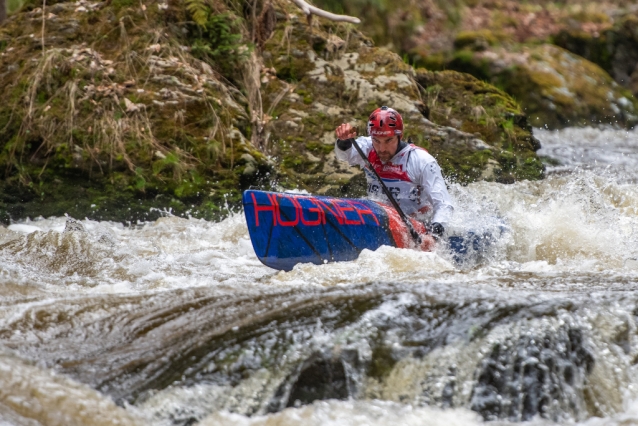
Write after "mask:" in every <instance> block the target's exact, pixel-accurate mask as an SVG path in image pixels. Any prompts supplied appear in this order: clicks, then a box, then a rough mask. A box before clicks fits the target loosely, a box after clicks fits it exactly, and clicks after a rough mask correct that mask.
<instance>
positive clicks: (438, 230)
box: [429, 222, 445, 238]
mask: <svg viewBox="0 0 638 426" xmlns="http://www.w3.org/2000/svg"><path fill="white" fill-rule="evenodd" d="M429 231H430V234H432V235H433V236H434V237H435V238H438V237H440V236H442V235H443V233H444V232H445V228H443V225H441V224H440V223H439V222H434V223H431V224H430V229H429Z"/></svg>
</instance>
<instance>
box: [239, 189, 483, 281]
mask: <svg viewBox="0 0 638 426" xmlns="http://www.w3.org/2000/svg"><path fill="white" fill-rule="evenodd" d="M243 205H244V215H245V216H246V223H247V225H248V232H249V234H250V240H251V241H252V244H253V248H254V249H255V253H256V254H257V257H258V258H259V260H260V261H261V262H262V263H263V264H264V265H266V266H269V267H271V268H274V269H278V270H283V271H289V270H291V269H292V268H293V267H294V266H295V265H296V264H298V263H314V264H317V265H319V264H324V263H329V262H342V261H349V260H354V259H356V258H357V257H358V256H359V254H360V253H361V251H362V250H364V249H369V250H376V249H378V248H379V247H381V246H383V245H387V246H392V247H398V248H411V249H415V250H422V251H432V250H433V249H434V247H435V245H436V244H437V243H436V241H435V240H434V238H433V237H432V236H431V235H429V234H428V233H427V231H426V228H425V226H424V224H423V223H421V222H419V221H417V220H415V219H411V221H412V226H413V227H414V229H415V230H416V231H417V232H418V233H419V235H420V236H421V240H422V244H421V245H420V246H418V247H417V246H416V244H415V243H414V241H413V240H412V238H411V236H410V232H409V230H408V229H407V226H406V225H405V223H403V221H402V220H401V217H400V216H399V214H398V213H397V212H396V210H394V208H393V207H392V206H390V205H386V204H384V203H380V202H377V201H372V200H368V199H362V198H357V199H354V198H337V197H326V196H314V195H306V194H296V193H279V192H267V191H257V190H248V191H245V192H244V194H243ZM493 237H494V236H493V235H484V234H483V233H475V232H469V233H466V235H463V236H450V237H449V238H448V239H447V240H446V241H445V244H446V245H447V246H448V247H449V248H450V250H452V252H453V254H454V259H455V260H456V261H457V262H462V261H463V259H464V258H465V257H467V256H468V255H469V254H471V253H473V252H476V251H480V250H483V249H484V248H485V246H486V245H489V244H491V243H492V242H493V240H494V238H493Z"/></svg>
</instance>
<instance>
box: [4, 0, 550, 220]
mask: <svg viewBox="0 0 638 426" xmlns="http://www.w3.org/2000/svg"><path fill="white" fill-rule="evenodd" d="M40 6H41V5H40V3H39V2H35V1H33V0H32V1H28V2H27V3H25V4H24V5H23V6H22V9H21V10H20V11H19V12H16V13H14V14H12V15H11V16H10V18H9V19H8V21H7V23H6V25H4V26H3V27H1V28H0V53H2V56H0V69H3V70H6V72H3V73H0V88H2V93H4V99H3V100H4V102H3V103H2V104H0V141H2V142H1V144H0V169H1V170H2V171H3V173H4V176H3V180H2V182H1V183H0V216H1V219H2V220H3V221H8V220H9V219H10V218H13V219H16V218H20V217H25V216H31V217H34V216H37V215H45V216H47V215H61V214H64V213H69V214H70V215H72V216H75V217H84V216H88V217H92V218H97V219H114V220H122V221H125V220H146V219H153V218H154V217H156V216H158V215H160V214H164V213H161V211H163V210H164V211H171V212H172V213H173V214H190V215H193V216H197V217H205V218H216V217H219V215H221V214H223V213H224V211H225V210H224V206H225V205H227V204H228V205H231V206H233V205H237V204H238V203H239V202H240V197H241V191H242V190H243V189H245V188H248V187H250V186H259V187H262V188H266V189H269V188H273V189H278V188H282V187H283V188H285V187H301V188H305V189H307V190H309V191H312V192H317V193H327V194H336V195H362V185H361V183H362V177H361V174H360V171H358V170H357V169H352V168H349V167H348V166H346V165H344V164H342V163H339V162H337V160H336V159H335V158H334V153H333V142H334V128H335V126H336V125H337V124H339V123H341V122H343V121H344V120H355V122H356V123H358V125H359V128H360V129H363V128H364V127H365V126H364V123H365V118H366V117H367V115H368V114H369V112H370V110H372V109H374V108H376V107H377V106H378V105H379V104H381V103H391V104H393V105H394V106H395V107H397V108H398V109H400V110H401V111H402V112H403V113H404V117H405V119H406V123H407V127H408V129H409V135H408V136H411V137H412V139H413V140H414V142H415V143H417V144H419V145H421V146H424V147H427V148H428V149H429V150H430V151H431V152H432V153H433V154H434V155H435V156H438V158H439V159H440V161H441V164H442V166H443V167H444V169H445V170H446V171H447V172H448V174H449V175H450V176H452V177H453V178H454V179H456V180H458V181H460V182H469V181H472V180H474V179H478V178H483V179H496V180H501V181H504V182H509V181H512V180H514V179H521V178H539V177H540V176H541V175H542V165H540V163H536V162H534V161H535V160H534V159H535V158H536V157H535V154H534V146H533V144H531V145H530V144H529V143H528V144H527V145H525V144H524V143H523V141H524V140H531V139H530V138H531V131H530V130H529V129H528V130H525V129H524V128H523V127H520V126H519V124H517V123H518V122H517V121H516V120H517V119H516V118H515V117H516V116H517V114H519V115H520V111H518V110H517V109H516V106H515V103H514V102H513V101H512V100H511V99H506V96H505V95H504V94H502V93H501V94H499V95H498V96H500V97H502V98H503V99H506V100H505V101H503V102H504V104H503V105H505V104H507V105H508V106H506V107H504V109H503V110H502V111H501V110H498V111H496V110H494V111H495V112H494V114H499V118H495V120H496V121H495V123H498V124H496V125H495V126H493V125H491V124H490V125H489V126H484V125H483V124H481V120H480V119H477V122H476V123H474V125H472V126H469V125H468V124H467V123H466V124H461V125H460V126H456V124H455V122H454V121H446V118H445V117H444V116H443V115H441V114H439V112H438V110H437V109H436V108H430V113H431V115H430V116H429V117H430V118H431V120H432V121H434V122H435V123H438V122H440V123H441V124H445V125H446V126H451V127H449V129H452V128H453V127H456V128H457V129H460V130H461V131H462V130H463V129H466V131H465V133H462V132H461V131H457V133H450V132H451V131H450V130H442V128H441V127H440V126H438V125H437V124H434V123H432V122H430V121H428V120H426V119H425V118H424V115H427V114H426V111H425V109H424V108H421V107H419V108H417V106H419V105H421V106H423V105H425V103H426V101H425V99H426V98H427V97H428V96H429V93H430V92H427V90H432V89H430V86H427V87H426V88H425V89H424V90H426V91H423V90H421V89H420V88H419V86H418V84H417V81H418V80H419V79H418V78H417V80H415V76H416V74H415V72H414V70H413V69H412V67H411V66H410V65H408V64H406V63H404V62H403V61H402V60H401V58H400V57H398V56H397V55H396V54H394V53H392V52H390V51H388V50H385V49H380V48H375V47H373V43H372V42H371V40H370V39H369V38H367V37H366V36H364V35H363V34H361V33H359V32H358V31H356V30H355V29H354V27H353V26H352V25H350V24H345V23H334V22H319V21H313V22H312V23H311V25H310V26H309V25H308V22H307V21H306V19H305V18H302V19H300V15H301V12H300V11H299V10H298V9H296V7H295V6H294V5H292V4H291V3H289V2H287V1H283V0H282V1H281V2H250V3H247V2H243V1H240V0H216V1H212V0H210V1H208V0H206V1H204V0H181V1H177V0H175V1H170V2H167V3H162V2H160V3H156V2H150V1H142V2H141V3H140V2H133V1H130V0H111V1H110V2H105V3H96V4H89V3H86V4H84V5H82V6H78V5H77V4H75V3H65V2H56V1H55V0H51V1H49V2H47V6H46V11H47V12H46V14H44V21H43V13H42V9H41V7H40ZM43 29H44V31H43ZM32 35H33V37H32ZM421 83H422V84H423V79H421ZM455 84H456V83H455ZM468 84H469V83H468V82H466V81H465V82H461V83H458V84H456V85H453V84H451V83H450V86H453V87H454V88H455V89H454V90H457V91H458V93H459V95H458V96H461V95H460V94H461V93H463V92H464V91H466V90H467V88H466V87H468ZM473 84H474V83H473ZM424 87H425V86H424ZM449 90H452V89H451V88H450V89H449ZM481 90H485V89H481ZM451 97H452V96H451V95H450V98H451ZM428 99H430V98H428ZM471 102H483V100H482V99H479V98H476V97H473V98H472V99H471ZM443 104H445V102H443V101H441V103H440V105H443ZM445 105H448V104H445ZM449 105H451V104H449ZM505 110H508V111H509V110H511V111H514V112H511V111H510V112H508V113H511V114H514V115H513V116H512V117H509V118H508V117H506V116H505V115H502V114H506V112H505ZM465 113H466V111H464V110H462V109H459V111H458V113H457V111H455V112H454V114H457V116H460V114H465ZM490 114H492V111H491V110H490V111H489V112H488V111H487V110H486V114H485V117H484V119H485V120H488V121H489V117H490ZM500 115H502V117H500ZM503 120H504V121H503ZM508 120H510V121H511V123H512V124H511V126H510V125H509V124H507V123H508V122H509V121H508ZM485 122H487V121H485ZM490 123H491V122H490ZM503 123H504V124H503ZM508 126H509V127H508ZM446 129H447V128H446ZM452 130H454V129H452ZM446 132H447V133H446ZM499 132H500V133H499ZM517 132H518V133H517ZM474 133H479V134H481V137H483V138H485V140H486V141H489V142H488V143H490V144H492V146H493V148H494V149H488V150H484V149H480V150H477V148H476V146H473V145H472V144H473V142H472V140H473V139H475V138H476V136H475V135H474ZM519 133H520V134H519ZM441 135H443V136H441ZM445 135H448V136H445ZM450 135H452V136H450ZM503 135H506V136H503ZM526 138H527V139H526ZM459 144H461V145H459ZM516 144H522V145H521V147H522V146H523V145H525V146H526V149H527V150H525V149H523V148H520V149H517V148H516V146H518V145H516ZM459 146H462V147H463V148H462V149H460V148H459ZM501 151H503V152H505V151H507V152H511V153H512V154H511V155H513V160H512V159H511V158H510V159H509V160H508V161H509V162H507V161H505V160H502V158H505V157H503V155H505V154H502V153H500V152H501ZM508 158H509V157H508ZM529 158H531V159H532V160H534V161H532V163H530V164H532V166H531V167H530V166H529V165H528V159H529ZM490 160H492V161H496V162H500V163H499V164H501V166H499V167H494V166H489V164H491V163H490ZM506 165H507V166H506ZM519 169H520V170H519ZM528 169H529V170H531V171H524V170H528ZM486 170H487V172H486ZM151 207H154V208H155V209H151Z"/></svg>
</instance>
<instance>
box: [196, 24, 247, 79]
mask: <svg viewBox="0 0 638 426" xmlns="http://www.w3.org/2000/svg"><path fill="white" fill-rule="evenodd" d="M200 18H201V17H200ZM193 19H195V17H193ZM198 25H199V24H198ZM194 32H195V34H197V35H196V36H195V37H194V41H193V44H192V52H193V54H194V55H195V56H196V57H198V58H200V59H202V60H205V61H206V62H208V63H209V64H210V65H211V66H213V67H215V68H216V69H217V70H219V71H220V72H221V73H222V74H224V76H226V77H228V78H229V79H230V80H231V81H232V80H234V77H235V76H234V74H235V70H236V68H237V65H238V64H239V63H240V62H241V61H243V60H245V59H246V58H247V57H248V56H249V55H250V52H251V50H252V48H253V47H252V46H251V45H249V44H247V43H244V42H243V35H242V31H241V20H240V19H239V18H238V17H237V16H235V15H233V14H232V13H229V12H226V13H221V14H211V15H210V16H208V20H206V22H205V23H204V25H199V26H198V27H197V29H196V30H195V31H194Z"/></svg>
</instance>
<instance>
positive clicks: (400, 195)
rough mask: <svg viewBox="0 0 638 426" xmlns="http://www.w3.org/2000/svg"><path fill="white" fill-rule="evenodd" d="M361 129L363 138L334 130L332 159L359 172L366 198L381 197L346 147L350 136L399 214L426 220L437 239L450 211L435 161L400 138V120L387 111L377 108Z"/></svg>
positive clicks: (349, 146) (350, 129) (373, 179)
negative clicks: (365, 184)
mask: <svg viewBox="0 0 638 426" xmlns="http://www.w3.org/2000/svg"><path fill="white" fill-rule="evenodd" d="M367 128H368V136H359V137H357V131H356V130H355V129H354V127H352V126H351V125H350V124H348V123H343V124H341V125H339V127H337V129H336V130H335V133H336V134H337V142H336V144H335V145H336V148H335V153H336V156H337V158H338V159H339V160H342V161H347V162H348V163H349V164H350V165H353V166H354V165H358V166H360V167H361V168H362V169H364V171H365V172H366V179H367V181H368V195H369V196H370V197H372V198H381V199H383V198H385V197H384V194H383V192H382V189H381V187H380V185H379V182H378V181H377V179H376V177H375V176H374V174H373V173H371V172H370V171H368V170H367V168H366V167H365V163H364V161H363V159H362V158H361V156H360V155H359V153H358V152H357V151H356V150H355V149H354V148H353V147H352V142H353V139H354V138H356V141H357V144H359V146H360V147H361V150H362V151H363V153H364V154H365V155H367V156H368V160H369V161H370V163H371V164H372V165H373V167H374V169H375V170H376V172H377V173H378V174H379V176H380V177H381V179H383V182H384V183H385V184H386V186H387V187H388V189H389V190H390V192H391V193H392V195H393V196H394V198H395V199H396V200H397V202H398V203H399V206H400V207H401V209H402V210H403V212H404V213H405V214H407V215H411V216H413V217H416V218H417V219H420V220H423V221H427V222H429V225H428V229H429V230H430V232H432V234H434V235H437V236H441V235H443V233H444V232H445V227H446V226H447V225H448V223H449V221H450V219H451V217H452V212H453V211H454V207H453V206H452V202H451V200H450V194H449V193H448V191H447V187H446V185H445V181H444V180H443V176H442V175H441V168H440V167H439V164H438V163H437V162H436V159H435V158H434V157H432V156H431V155H430V154H429V153H428V152H427V151H426V150H425V149H423V148H420V147H418V146H416V145H413V144H411V143H407V142H405V141H403V140H401V136H402V135H403V119H402V118H401V114H399V113H398V112H397V111H395V110H394V109H392V108H388V107H387V106H382V107H381V108H377V109H376V110H374V111H373V112H372V114H370V117H369V118H368V125H367ZM430 213H431V214H432V215H431V217H430V216H429V214H430ZM428 219H429V220H428Z"/></svg>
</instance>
